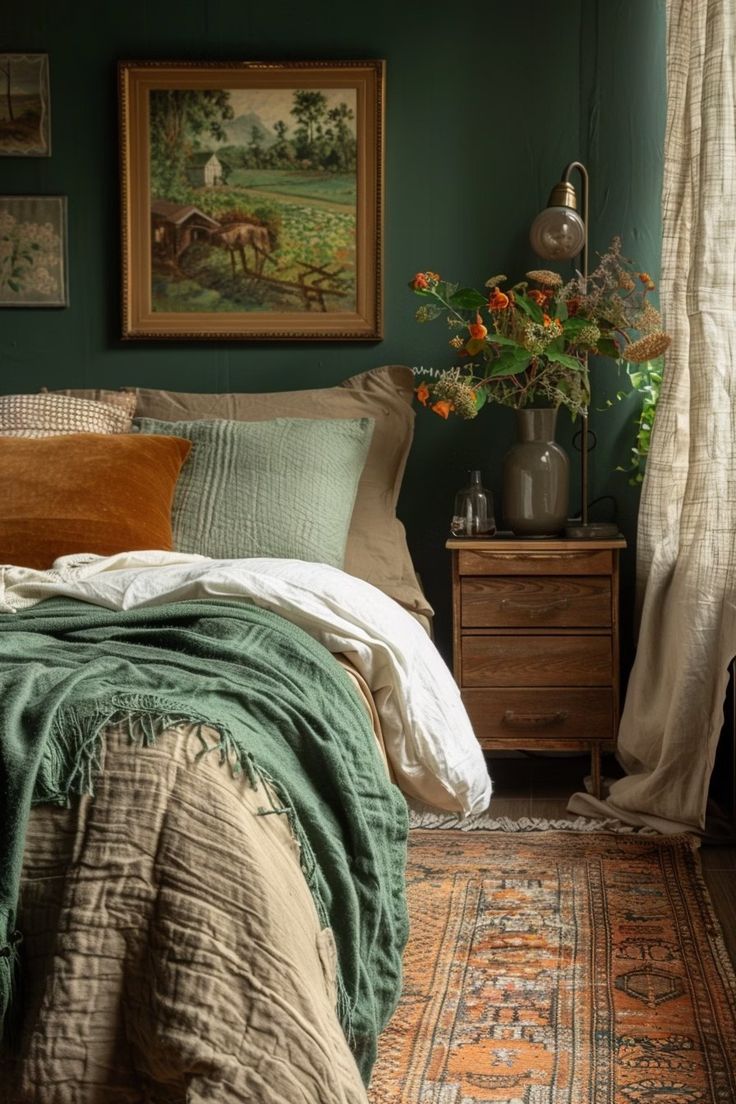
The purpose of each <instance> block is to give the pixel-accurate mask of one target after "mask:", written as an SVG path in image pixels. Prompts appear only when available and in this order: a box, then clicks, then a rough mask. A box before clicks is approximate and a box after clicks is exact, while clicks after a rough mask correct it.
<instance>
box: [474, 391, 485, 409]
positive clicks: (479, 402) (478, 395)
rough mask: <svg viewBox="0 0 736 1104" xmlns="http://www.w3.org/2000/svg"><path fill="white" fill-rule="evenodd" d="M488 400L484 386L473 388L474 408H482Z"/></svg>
mask: <svg viewBox="0 0 736 1104" xmlns="http://www.w3.org/2000/svg"><path fill="white" fill-rule="evenodd" d="M487 402H488V391H487V390H486V388H485V387H477V388H476V389H475V409H476V410H482V409H483V407H484V406H485V405H486V403H487Z"/></svg>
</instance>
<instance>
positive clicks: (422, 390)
mask: <svg viewBox="0 0 736 1104" xmlns="http://www.w3.org/2000/svg"><path fill="white" fill-rule="evenodd" d="M415 394H416V396H417V398H418V399H419V402H420V403H421V404H422V406H426V405H427V399H428V398H429V388H428V387H427V385H426V383H420V384H419V386H418V387H417V388H416V390H415Z"/></svg>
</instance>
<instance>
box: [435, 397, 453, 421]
mask: <svg viewBox="0 0 736 1104" xmlns="http://www.w3.org/2000/svg"><path fill="white" fill-rule="evenodd" d="M431 409H432V410H434V412H435V414H439V416H440V417H441V418H447V417H449V415H450V412H451V411H453V410H454V409H455V407H454V406H453V404H452V403H451V402H449V400H448V399H440V401H439V402H436V403H433V405H432V407H431Z"/></svg>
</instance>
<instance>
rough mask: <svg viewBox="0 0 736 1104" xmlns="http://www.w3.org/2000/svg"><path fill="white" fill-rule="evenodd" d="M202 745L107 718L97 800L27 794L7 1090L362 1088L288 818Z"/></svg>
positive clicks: (209, 1095)
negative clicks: (132, 742) (32, 806)
mask: <svg viewBox="0 0 736 1104" xmlns="http://www.w3.org/2000/svg"><path fill="white" fill-rule="evenodd" d="M213 735H214V734H213ZM200 750H201V744H200V741H199V739H198V738H197V737H196V734H195V733H194V731H193V730H192V729H191V728H190V727H187V728H181V729H178V730H171V731H169V732H167V733H165V734H164V736H162V737H161V739H160V740H159V741H158V743H157V744H156V745H155V746H154V747H152V748H146V749H141V748H139V747H130V746H129V745H128V743H127V740H126V739H125V737H124V736H123V735H122V734H121V733H119V732H115V731H114V730H113V731H112V732H111V733H110V734H109V736H108V739H107V749H106V762H105V766H104V770H103V771H102V774H101V777H100V779H99V781H98V785H97V796H96V798H94V799H92V798H84V799H82V800H81V802H80V803H78V804H76V805H75V806H74V807H73V808H71V809H56V808H50V807H41V808H37V809H36V810H34V812H33V815H32V818H31V825H30V829H29V833H28V838H27V844H26V859H25V866H24V881H23V888H22V899H21V917H20V927H21V928H22V929H23V931H24V933H25V946H24V950H25V967H24V970H25V973H24V983H23V997H24V1003H25V1014H24V1020H23V1025H24V1026H23V1030H22V1037H21V1050H20V1057H18V1058H15V1059H13V1060H8V1059H5V1060H2V1061H1V1062H0V1101H2V1104H143V1102H146V1104H164V1102H166V1104H174V1102H176V1104H184V1102H186V1104H203V1102H205V1101H207V1102H209V1104H214V1102H216V1104H286V1102H288V1104H356V1102H365V1101H366V1095H365V1091H364V1089H363V1086H362V1084H361V1081H360V1077H359V1075H358V1071H357V1068H356V1066H355V1064H354V1062H353V1059H352V1057H351V1055H350V1051H349V1049H348V1046H347V1044H346V1042H345V1039H344V1036H343V1034H342V1031H341V1029H340V1026H339V1023H338V1020H337V1017H336V1015H335V1011H334V1004H335V961H334V943H333V941H332V935H331V932H330V931H329V930H326V931H322V932H320V928H319V922H318V918H317V913H316V910H315V907H314V904H313V901H312V898H311V895H310V893H309V890H308V888H307V885H306V882H305V880H304V878H303V876H302V873H301V870H300V867H299V861H298V853H297V844H296V843H295V841H294V839H293V837H292V835H291V832H290V829H289V825H288V821H287V819H286V817H284V816H282V815H278V814H272V815H268V816H258V815H255V814H256V813H257V811H258V808H259V807H261V808H263V807H266V808H268V807H269V801H268V797H267V795H266V793H265V792H264V790H263V789H262V788H259V789H258V790H257V791H254V790H252V789H251V787H250V785H249V784H248V782H247V781H245V780H244V779H233V778H232V776H231V774H230V771H229V768H228V766H227V765H226V764H225V765H220V764H219V762H218V760H217V757H216V755H215V754H212V753H210V754H208V755H205V756H204V757H203V758H202V759H200V760H199V762H195V757H196V755H197V754H198V752H200Z"/></svg>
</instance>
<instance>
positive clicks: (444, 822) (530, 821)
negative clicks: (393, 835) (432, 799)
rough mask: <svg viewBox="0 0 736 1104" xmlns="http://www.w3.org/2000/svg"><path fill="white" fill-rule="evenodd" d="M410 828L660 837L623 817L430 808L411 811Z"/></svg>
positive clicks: (651, 830) (655, 832)
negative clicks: (462, 813) (562, 817)
mask: <svg viewBox="0 0 736 1104" xmlns="http://www.w3.org/2000/svg"><path fill="white" fill-rule="evenodd" d="M409 827H410V828H426V829H433V828H457V829H459V830H460V831H461V832H473V831H484V832H617V833H621V834H639V835H651V836H657V835H659V832H657V831H656V830H655V829H654V828H649V827H644V828H636V827H634V826H633V825H631V824H624V823H623V821H621V820H614V819H607V820H596V819H594V818H592V817H582V816H579V817H575V819H574V820H548V819H546V818H542V817H519V819H518V820H512V819H511V817H494V816H491V815H490V814H489V813H478V814H476V815H475V816H469V817H465V819H462V818H461V817H458V816H456V815H455V814H454V813H435V812H432V811H430V810H424V809H423V810H421V811H420V810H417V809H411V808H410V810H409Z"/></svg>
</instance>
